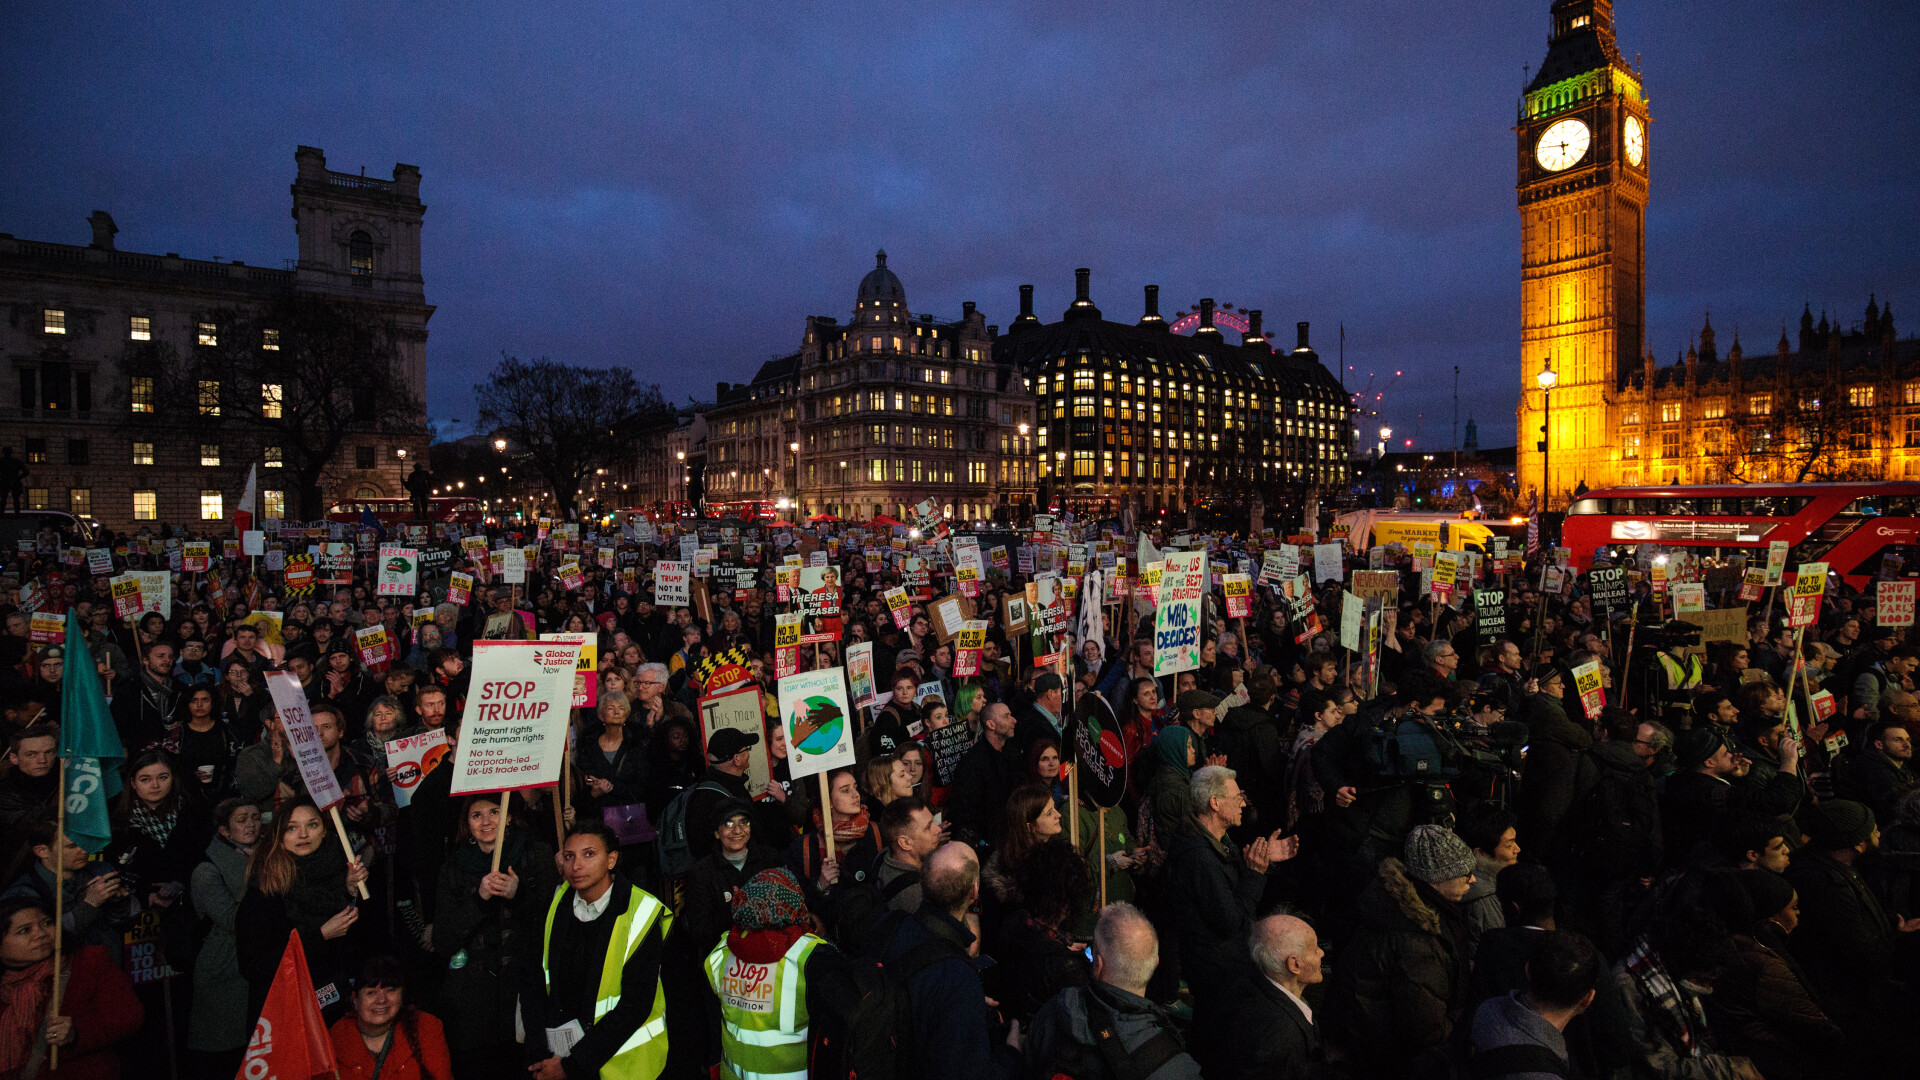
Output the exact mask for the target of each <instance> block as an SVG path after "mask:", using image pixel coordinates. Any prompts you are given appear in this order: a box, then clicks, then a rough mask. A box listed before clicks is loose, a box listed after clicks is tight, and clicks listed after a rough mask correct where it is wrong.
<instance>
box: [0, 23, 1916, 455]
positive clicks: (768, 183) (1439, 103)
mask: <svg viewBox="0 0 1920 1080" xmlns="http://www.w3.org/2000/svg"><path fill="white" fill-rule="evenodd" d="M1547 7H1548V5H1547V3H1546V0H1527V2H1525V3H1519V2H1512V0H1505V2H1495V3H1475V4H1462V5H1438V4H1433V3H1431V2H1425V3H1411V2H1408V3H1391V4H1388V3H1358V2H1352V3H1292V4H1278V3H1273V2H1268V0H1260V2H1254V0H1248V2H1244V3H1238V4H1224V3H1223V4H1210V5H1168V4H1122V3H1083V2H1070V3H1063V2H1055V3H1049V4H1032V3H1025V2H1006V3H979V4H969V5H960V4H947V5H934V4H901V3H894V4H855V3H823V4H799V3H790V2H789V3H780V2H774V0H764V2H760V3H713V2H706V3H663V2H658V0H655V2H648V3H634V2H622V3H603V4H585V3H582V4H552V3H517V4H485V3H482V4H471V3H469V4H431V3H411V4H409V3H393V2H390V0H389V2H386V3H378V4H373V3H337V4H296V3H282V4H264V5H246V4H232V3H225V2H222V3H192V4H189V3H177V4H168V5H154V4H86V3H32V4H16V5H15V11H14V18H13V19H12V20H10V21H11V22H12V24H13V25H12V26H11V27H10V31H9V43H8V46H7V49H6V52H7V61H8V62H7V63H6V64H4V65H0V100H4V101H6V102H7V103H8V107H7V108H6V109H5V110H4V111H3V112H0V133H4V135H3V136H0V145H4V146H5V147H6V149H7V153H6V154H5V155H4V158H0V170H4V172H0V176H4V183H3V184H0V230H7V231H11V232H13V233H14V234H16V235H19V236H25V237H32V238H36V239H48V240H67V241H71V242H76V243H78V242H84V240H85V237H86V227H85V225H84V223H83V219H84V218H85V216H86V214H87V212H88V211H90V210H92V209H94V208H96V207H99V208H104V209H107V210H110V211H111V212H112V213H113V214H114V217H115V219H116V220H117V221H118V223H119V225H120V228H121V233H120V237H119V241H120V244H121V246H122V247H124V248H127V249H130V250H143V251H178V252H180V253H181V254H184V255H189V256H196V257H208V256H213V255H219V256H221V257H224V258H240V259H244V260H246V261H247V262H251V263H260V264H269V265H272V264H277V263H278V262H279V261H280V260H283V259H286V258H290V257H291V256H292V255H293V254H294V236H293V231H292V227H291V226H292V222H291V219H290V218H289V217H288V216H287V209H288V206H287V197H288V196H287V185H288V184H289V183H290V182H291V181H292V177H293V147H294V145H295V144H296V143H307V144H311V145H315V146H320V147H322V148H324V149H325V150H326V151H327V155H328V163H329V165H330V166H331V167H333V168H335V169H340V170H344V171H357V170H358V169H359V168H360V167H361V166H362V165H364V166H365V167H366V169H367V172H368V174H369V175H379V176H386V175H389V173H390V170H391V168H392V166H393V163H394V162H395V161H405V162H408V163H410V164H416V165H418V166H420V168H421V170H422V172H423V173H424V180H423V183H422V188H421V190H422V197H423V198H424V199H425V200H426V202H427V203H428V204H429V211H428V216H427V224H426V230H425V260H426V280H427V295H428V299H429V300H430V301H431V302H433V303H435V304H438V305H439V311H438V313H437V314H436V315H435V317H434V320H433V323H432V326H431V329H432V333H433V337H432V341H431V343H430V345H429V358H430V365H431V376H430V392H431V402H430V404H431V412H432V415H433V416H434V418H435V419H436V420H438V421H442V422H443V423H444V421H445V420H446V419H448V418H453V417H459V418H461V419H464V420H468V421H471V419H472V405H471V388H472V386H473V384H474V383H475V382H477V381H479V380H480V379H482V378H483V377H484V375H485V372H486V370H487V368H488V367H489V365H490V364H491V363H492V362H493V360H494V358H496V357H497V356H498V354H499V352H500V351H501V350H502V349H505V350H506V351H508V352H510V353H514V354H517V355H521V356H539V355H546V356H551V357H554V358H556V359H564V360H570V361H576V362H581V363H591V364H608V363H619V364H628V365H631V366H633V367H634V368H635V369H636V370H637V371H639V372H640V373H641V374H642V376H643V377H645V378H647V379H650V380H655V381H658V382H660V383H661V384H662V385H663V387H664V388H665V389H666V390H667V392H668V393H669V394H671V395H672V396H674V397H675V398H677V399H681V400H684V399H685V397H686V396H687V395H688V394H697V395H701V396H710V395H711V394H712V392H713V383H714V382H715V381H717V380H726V381H737V380H739V379H741V378H744V377H746V376H748V375H749V374H751V372H752V371H753V370H754V368H755V367H756V366H757V365H758V364H759V363H760V362H761V361H762V360H764V359H766V358H767V357H768V356H769V355H772V354H774V353H777V352H780V351H783V350H790V349H792V348H793V347H794V346H795V344H796V343H797V341H798V337H799V334H800V332H801V322H802V319H803V317H804V316H805V315H807V314H829V315H835V316H838V317H841V318H845V317H846V315H847V313H848V309H849V308H850V306H851V303H852V295H853V290H854V286H855V284H856V283H857V282H858V281H859V278H860V276H861V275H862V274H864V273H865V272H866V270H867V268H868V267H869V266H870V265H871V257H872V252H873V250H874V249H875V248H877V247H882V246H884V247H885V248H887V250H888V252H889V255H890V259H889V264H890V265H891V266H892V267H893V268H894V269H895V270H896V271H897V272H898V273H899V274H900V275H901V277H902V279H903V280H904V281H905V283H906V286H907V290H908V300H909V303H910V305H911V306H912V307H913V309H914V310H916V311H932V312H936V313H938V314H940V315H941V316H943V317H954V316H957V315H958V312H959V306H960V302H961V301H962V300H975V301H978V302H979V303H980V305H981V308H982V310H983V311H985V312H986V314H987V317H988V320H989V321H990V322H996V323H999V324H1001V325H1005V324H1006V323H1007V322H1008V321H1009V320H1010V319H1011V318H1012V316H1013V314H1014V311H1015V306H1016V303H1017V293H1016V286H1018V285H1019V284H1020V283H1021V282H1033V283H1034V284H1036V285H1037V286H1038V297H1037V302H1038V306H1039V308H1040V311H1041V312H1042V314H1043V316H1044V317H1047V318H1052V317H1055V316H1057V314H1058V312H1059V311H1060V310H1062V309H1063V308H1064V307H1065V306H1066V304H1067V302H1068V300H1070V299H1071V292H1070V290H1071V288H1072V271H1073V268H1074V267H1076V266H1083V265H1084V266H1091V267H1093V269H1094V289H1095V294H1094V295H1095V299H1096V301H1098V302H1099V303H1100V304H1101V306H1102V307H1103V309H1104V310H1105V311H1106V312H1107V314H1108V316H1109V317H1112V318H1128V319H1130V318H1132V317H1134V316H1135V315H1136V314H1137V313H1138V310H1139V305H1140V286H1141V285H1143V284H1146V283H1149V282H1151V283H1157V284H1159V285H1161V286H1162V287H1163V292H1162V301H1163V306H1164V307H1165V308H1166V309H1167V310H1169V311H1171V310H1173V309H1177V308H1184V307H1185V306H1186V305H1187V304H1189V303H1192V302H1194V301H1196V300H1198V299H1199V298H1200V297H1201V296H1203V295H1208V296H1214V297H1217V298H1219V299H1221V300H1222V301H1232V302H1234V303H1236V304H1238V305H1242V306H1251V307H1260V308H1263V309H1264V310H1265V312H1266V315H1267V323H1268V325H1269V326H1270V327H1276V328H1279V329H1280V331H1281V332H1282V333H1285V331H1286V328H1288V327H1289V326H1290V324H1291V323H1293V322H1295V321H1297V320H1301V319H1307V320H1311V321H1312V322H1313V323H1314V339H1315V344H1316V345H1317V346H1318V347H1319V348H1320V349H1321V351H1322V354H1323V355H1325V356H1327V358H1328V359H1329V362H1331V360H1332V356H1333V353H1334V351H1335V347H1336V340H1335V334H1336V331H1335V327H1336V325H1337V324H1339V323H1342V322H1344V323H1345V325H1346V327H1347V332H1348V346H1349V347H1348V351H1347V355H1348V360H1349V362H1350V363H1351V364H1353V365H1354V366H1355V367H1356V368H1357V370H1358V371H1359V372H1360V373H1361V374H1360V378H1361V379H1362V380H1364V378H1365V373H1366V372H1368V371H1381V372H1387V371H1391V370H1393V369H1395V368H1398V369H1401V370H1403V371H1405V372H1406V376H1405V377H1404V378H1402V379H1401V381H1400V382H1399V384H1398V385H1397V386H1395V387H1394V389H1393V391H1392V392H1391V394H1390V395H1389V400H1388V402H1387V417H1388V419H1389V420H1390V421H1391V422H1392V423H1393V425H1394V427H1395V428H1396V429H1398V431H1400V432H1401V433H1403V434H1412V433H1413V432H1414V431H1415V430H1416V429H1417V430H1418V431H1419V433H1420V441H1421V443H1422V444H1423V445H1430V446H1431V445H1438V444H1440V443H1443V442H1444V441H1445V440H1446V437H1447V428H1448V425H1449V423H1450V420H1451V404H1450V402H1449V395H1450V393H1451V385H1452V371H1451V369H1452V367H1453V365H1455V364H1458V365H1460V366H1461V367H1462V369H1463V372H1464V374H1463V378H1462V381H1461V397H1462V404H1461V408H1462V413H1463V415H1465V414H1473V415H1476V416H1477V417H1479V418H1480V420H1481V422H1482V429H1483V434H1482V438H1483V441H1484V442H1486V443H1488V444H1490V445H1491V444H1496V443H1505V442H1509V441H1511V438H1512V434H1511V432H1512V428H1511V416H1512V409H1513V404H1514V400H1515V391H1514V389H1513V388H1514V387H1515V386H1516V385H1517V383H1518V381H1519V372H1518V370H1517V367H1518V361H1517V353H1518V323H1519V320H1518V306H1519V271H1518V265H1519V259H1518V238H1519V225H1518V216H1517V214H1516V212H1515V209H1514V198H1513V185H1514V157H1515V146H1514V137H1513V134H1512V131H1511V125H1512V123H1513V118H1514V112H1515V107H1516V103H1517V100H1518V94H1519V91H1520V87H1521V81H1522V70H1521V68H1522V65H1524V64H1534V65H1537V64H1538V63H1539V62H1540V58H1541V57H1542V56H1543V55H1544V54H1545V50H1546V30H1547V14H1546V12H1547ZM1616 7H1617V17H1618V20H1619V25H1620V40H1621V46H1622V49H1623V51H1624V52H1625V53H1626V54H1627V55H1628V56H1632V55H1634V54H1635V53H1639V54H1642V55H1643V56H1644V58H1645V78H1646V85H1647V89H1648V93H1649V95H1650V96H1651V99H1652V107H1653V115H1654V124H1653V126H1652V132H1651V136H1650V145H1649V150H1650V157H1651V161H1652V176H1653V194H1652V203H1651V207H1650V211H1649V235H1648V248H1649V257H1650V273H1649V282H1648V286H1649V297H1648V322H1649V338H1648V343H1649V347H1650V348H1652V349H1653V351H1655V352H1656V353H1657V354H1658V355H1659V356H1660V357H1661V358H1662V360H1663V361H1666V360H1668V359H1670V358H1671V357H1672V356H1673V354H1674V353H1675V352H1676V351H1677V350H1679V349H1682V348H1684V347H1685V345H1686V343H1687V340H1688V337H1689V335H1690V334H1692V333H1693V332H1694V331H1695V330H1697V328H1698V326H1699V322H1700V315H1701V312H1702V311H1704V310H1707V309H1711V310H1712V311H1713V313H1714V324H1715V327H1716V329H1718V330H1720V331H1721V335H1722V337H1721V340H1722V342H1723V347H1724V343H1725V342H1727V340H1728V338H1729V336H1730V334H1729V332H1730V331H1731V330H1733V329H1734V328H1735V327H1736V326H1737V327H1738V328H1739V330H1740V332H1741V335H1742V341H1743V344H1744V345H1746V347H1747V348H1748V350H1749V351H1754V350H1756V349H1764V348H1769V347H1770V346H1771V343H1772V341H1773V340H1774V338H1775V337H1776V335H1777V334H1778V332H1779V324H1780V322H1781V321H1782V320H1783V319H1787V318H1790V317H1793V316H1795V315H1797V314H1798V312H1799V307H1800V304H1801V303H1802V302H1803V301H1809V300H1810V301H1811V302H1812V303H1813V305H1814V309H1815V312H1816V313H1818V311H1819V310H1820V309H1821V307H1822V306H1823V305H1825V306H1828V307H1830V308H1831V309H1833V310H1834V312H1835V313H1837V314H1839V315H1841V316H1842V317H1843V318H1845V319H1846V320H1848V321H1857V320H1858V319H1859V318H1860V314H1861V311H1862V309H1863V308H1864V307H1865V304H1866V293H1867V291H1868V290H1874V291H1877V292H1878V293H1879V294H1880V296H1881V297H1882V299H1883V300H1887V299H1890V300H1891V301H1892V303H1893V305H1894V312H1895V316H1896V319H1897V321H1898V322H1899V324H1900V325H1901V326H1902V327H1903V328H1904V329H1906V330H1911V329H1920V255H1916V245H1915V240H1916V238H1917V237H1920V180H1917V179H1916V172H1917V170H1916V168H1915V164H1914V162H1915V157H1914V149H1915V147H1916V146H1920V74H1917V73H1916V66H1915V64H1914V63H1913V59H1912V43H1913V42H1914V41H1915V40H1920V11H1916V9H1914V8H1912V7H1911V6H1910V5H1900V4H1895V5H1879V4H1873V5H1867V4H1816V3H1788V2H1772V0H1769V2H1768V3H1765V4H1758V5H1675V4H1656V3H1654V2H1653V0H1617V5H1616ZM1423 411H1424V412H1425V413H1426V416H1425V419H1424V421H1423V420H1421V419H1420V418H1419V417H1418V415H1417V414H1419V413H1421V412H1423Z"/></svg>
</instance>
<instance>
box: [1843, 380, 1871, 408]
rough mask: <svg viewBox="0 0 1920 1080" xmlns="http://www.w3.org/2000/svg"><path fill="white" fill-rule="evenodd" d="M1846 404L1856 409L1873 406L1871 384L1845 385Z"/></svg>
mask: <svg viewBox="0 0 1920 1080" xmlns="http://www.w3.org/2000/svg"><path fill="white" fill-rule="evenodd" d="M1847 404H1849V405H1851V406H1853V407H1854V408H1856V409H1868V408H1872V407H1873V387H1872V386H1849V387H1847Z"/></svg>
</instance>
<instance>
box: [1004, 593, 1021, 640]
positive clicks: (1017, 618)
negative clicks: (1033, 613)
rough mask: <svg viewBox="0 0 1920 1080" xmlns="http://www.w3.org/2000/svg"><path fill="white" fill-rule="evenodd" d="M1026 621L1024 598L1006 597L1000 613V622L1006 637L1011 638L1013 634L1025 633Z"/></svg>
mask: <svg viewBox="0 0 1920 1080" xmlns="http://www.w3.org/2000/svg"><path fill="white" fill-rule="evenodd" d="M1027 619H1028V612H1027V598H1026V597H1024V596H1009V597H1007V598H1006V601H1005V603H1003V604H1002V605H1001V613H1000V622H1001V624H1002V626H1003V627H1004V628H1005V630H1006V632H1007V635H1008V636H1009V637H1012V636H1013V635H1015V634H1024V633H1026V632H1027Z"/></svg>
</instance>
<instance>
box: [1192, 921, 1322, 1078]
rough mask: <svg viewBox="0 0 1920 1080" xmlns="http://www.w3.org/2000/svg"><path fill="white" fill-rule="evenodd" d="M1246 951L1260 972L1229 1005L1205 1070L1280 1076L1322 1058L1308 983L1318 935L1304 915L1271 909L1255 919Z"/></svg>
mask: <svg viewBox="0 0 1920 1080" xmlns="http://www.w3.org/2000/svg"><path fill="white" fill-rule="evenodd" d="M1247 951H1248V952H1249V953H1251V954H1252V956H1253V966H1254V967H1255V968H1256V969H1258V970H1259V973H1260V974H1259V977H1258V978H1256V979H1254V980H1253V982H1252V984H1251V985H1249V986H1248V987H1247V991H1246V992H1245V993H1243V994H1240V995H1237V996H1236V997H1235V998H1234V999H1233V1001H1232V1002H1231V1004H1229V1005H1228V1007H1227V1011H1226V1015H1225V1017H1224V1019H1225V1023H1223V1024H1222V1025H1221V1027H1220V1032H1221V1034H1222V1036H1223V1037H1224V1038H1223V1039H1222V1041H1221V1043H1220V1045H1219V1046H1218V1048H1217V1049H1216V1051H1215V1053H1216V1055H1217V1056H1216V1057H1215V1058H1213V1059H1209V1060H1210V1063H1209V1065H1208V1066H1207V1075H1208V1076H1209V1077H1213V1076H1216V1075H1218V1076H1222V1077H1226V1078H1227V1080H1242V1078H1245V1080H1253V1078H1255V1077H1259V1078H1261V1080H1282V1078H1291V1077H1297V1076H1300V1075H1302V1074H1303V1073H1304V1072H1305V1071H1306V1070H1307V1069H1308V1067H1309V1066H1310V1065H1312V1064H1313V1063H1315V1062H1319V1061H1323V1060H1325V1056H1326V1055H1325V1051H1324V1050H1323V1049H1322V1048H1321V1045H1320V1033H1319V1031H1317V1030H1316V1029H1315V1028H1314V1026H1313V1009H1312V1007H1310V1006H1309V1005H1308V1004H1307V1002H1306V996H1305V995H1306V990H1307V987H1309V986H1312V985H1313V984H1314V983H1317V982H1319V981H1320V980H1321V977H1322V976H1321V973H1320V958H1321V957H1322V956H1324V955H1325V953H1324V951H1323V950H1322V949H1321V948H1320V937H1319V935H1318V934H1315V933H1314V930H1313V927H1312V926H1311V925H1309V924H1308V923H1307V922H1306V921H1305V920H1304V919H1297V918H1295V917H1293V916H1292V915H1269V916H1267V917H1266V918H1264V919H1261V920H1260V921H1259V922H1257V923H1254V924H1253V933H1252V934H1250V935H1249V936H1248V941H1247Z"/></svg>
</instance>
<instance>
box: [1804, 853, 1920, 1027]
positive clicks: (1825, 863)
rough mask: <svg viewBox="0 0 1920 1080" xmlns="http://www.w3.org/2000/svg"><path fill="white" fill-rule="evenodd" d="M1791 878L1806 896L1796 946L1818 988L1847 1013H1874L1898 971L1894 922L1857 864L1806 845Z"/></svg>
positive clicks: (1822, 996)
mask: <svg viewBox="0 0 1920 1080" xmlns="http://www.w3.org/2000/svg"><path fill="white" fill-rule="evenodd" d="M1786 877H1787V880H1788V881H1791V882H1792V883H1793V887H1794V890H1795V891H1796V892H1798V893H1799V894H1800V926H1799V929H1797V930H1796V931H1794V935H1793V943H1792V948H1793V951H1794V954H1795V955H1796V956H1798V957H1799V958H1800V963H1801V965H1802V966H1803V968H1804V969H1805V971H1806V973H1807V978H1808V979H1809V981H1811V982H1812V984H1813V989H1814V992H1815V993H1816V994H1817V995H1819V997H1820V999H1821V1000H1822V1001H1824V1002H1826V1003H1827V1004H1829V1005H1830V1006H1832V1008H1833V1010H1834V1014H1835V1015H1837V1016H1842V1017H1855V1016H1865V1015H1868V1010H1869V1008H1870V1005H1871V1003H1872V1002H1873V1001H1874V1000H1875V998H1876V997H1877V996H1878V991H1880V990H1882V989H1883V988H1884V986H1885V984H1886V982H1887V981H1888V979H1889V978H1890V977H1891V975H1892V973H1893V953H1894V940H1895V938H1896V936H1897V935H1896V933H1895V931H1894V928H1893V920H1892V919H1890V918H1888V916H1887V913H1886V910H1885V909H1884V908H1882V907H1881V906H1880V900H1879V898H1878V897H1876V896H1874V895H1873V890H1871V889H1869V888H1867V882H1866V879H1864V878H1862V877H1861V876H1860V875H1859V874H1858V873H1856V872H1855V871H1854V869H1853V867H1851V866H1848V865H1846V864H1845V863H1842V862H1840V861H1838V860H1837V859H1835V858H1834V857H1833V856H1832V855H1829V854H1827V853H1826V852H1823V851H1814V850H1812V849H1810V848H1801V849H1800V850H1799V851H1797V852H1795V853H1794V855H1793V863H1792V865H1790V866H1788V867H1787V873H1786Z"/></svg>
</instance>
